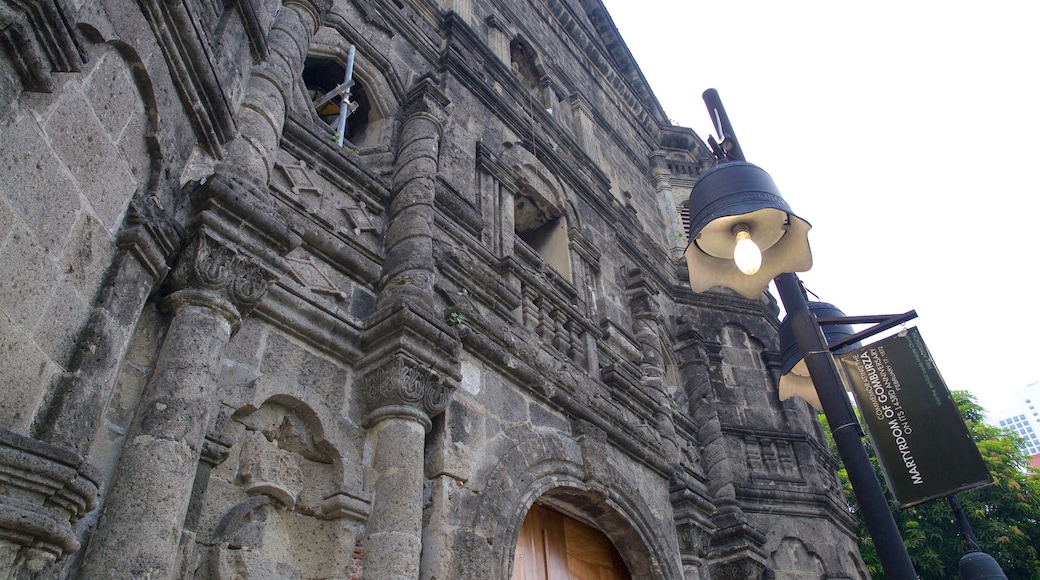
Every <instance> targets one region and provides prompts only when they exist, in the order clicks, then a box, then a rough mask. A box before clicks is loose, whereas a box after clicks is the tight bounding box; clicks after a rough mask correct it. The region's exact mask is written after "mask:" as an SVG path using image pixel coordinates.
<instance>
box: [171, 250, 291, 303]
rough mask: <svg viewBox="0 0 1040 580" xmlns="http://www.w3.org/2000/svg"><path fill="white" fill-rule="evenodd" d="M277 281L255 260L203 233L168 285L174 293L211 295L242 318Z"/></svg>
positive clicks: (180, 262)
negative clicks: (189, 291)
mask: <svg viewBox="0 0 1040 580" xmlns="http://www.w3.org/2000/svg"><path fill="white" fill-rule="evenodd" d="M276 277H277V276H276V274H275V273H274V272H272V271H271V270H269V269H268V268H265V267H264V266H263V265H262V264H261V263H260V261H258V260H257V259H255V258H253V257H251V256H248V255H246V254H245V253H242V252H241V251H240V250H238V249H237V248H234V247H232V246H231V245H229V244H226V243H224V242H223V241H221V240H218V239H217V238H216V237H214V236H212V235H211V234H209V232H207V231H205V230H203V231H201V232H199V234H198V235H196V236H195V238H194V239H193V240H192V241H191V242H190V243H189V244H188V246H187V247H186V248H185V249H184V250H182V252H181V257H180V261H179V262H178V264H177V267H176V268H175V269H174V271H173V276H172V277H171V285H172V288H173V289H174V290H182V289H189V288H194V289H202V290H209V291H211V292H214V293H216V294H217V295H218V296H219V297H220V298H223V299H225V300H228V301H230V302H231V303H232V304H234V305H235V306H236V307H237V308H238V310H239V313H240V314H241V315H243V316H244V315H245V314H246V313H247V312H248V311H249V310H252V309H253V308H254V307H255V306H256V305H257V304H259V303H260V300H261V299H263V297H264V295H265V294H266V293H267V290H268V288H270V286H271V283H272V282H273V281H274V280H275V278H276Z"/></svg>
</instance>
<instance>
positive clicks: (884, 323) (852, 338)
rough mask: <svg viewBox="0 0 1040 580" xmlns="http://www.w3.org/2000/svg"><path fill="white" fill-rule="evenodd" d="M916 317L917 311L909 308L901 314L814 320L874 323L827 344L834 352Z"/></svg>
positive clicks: (828, 322)
mask: <svg viewBox="0 0 1040 580" xmlns="http://www.w3.org/2000/svg"><path fill="white" fill-rule="evenodd" d="M915 318H917V311H916V310H910V311H909V312H904V313H902V314H878V315H874V316H833V317H826V318H817V319H816V322H817V323H819V324H820V326H825V325H834V324H874V326H871V327H870V328H867V329H865V330H861V331H859V332H857V333H855V334H850V335H849V336H846V337H845V338H843V339H841V340H839V341H838V342H835V343H834V344H829V345H827V348H829V349H830V350H831V352H835V351H838V350H841V349H843V348H845V347H846V346H849V345H850V344H855V343H857V342H859V341H861V340H863V339H866V338H870V337H871V336H874V335H875V334H877V333H879V332H884V331H886V330H888V329H889V328H892V327H894V326H899V325H900V324H904V323H906V322H908V321H910V320H913V319H915Z"/></svg>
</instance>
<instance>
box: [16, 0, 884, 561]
mask: <svg viewBox="0 0 1040 580" xmlns="http://www.w3.org/2000/svg"><path fill="white" fill-rule="evenodd" d="M0 2H2V4H0V7H2V8H0V30H2V32H0V99H2V101H0V168H2V171H0V271H2V274H3V276H2V277H0V386H2V388H3V392H4V397H2V398H0V451H2V453H0V462H2V463H3V469H2V470H0V473H2V474H3V475H0V481H3V484H2V485H0V570H2V571H3V573H4V574H6V576H5V577H11V578H26V577H36V578H102V577H104V578H145V577H149V578H197V579H200V580H201V579H217V578H258V579H262V578H300V579H307V578H361V577H367V578H394V579H403V578H412V579H417V578H423V579H435V578H474V579H476V578H481V579H483V578H505V577H508V576H509V574H510V570H511V569H512V566H513V555H514V547H515V545H516V540H517V534H518V532H519V529H520V526H521V524H522V522H523V520H524V516H525V515H526V513H527V511H528V510H529V509H530V507H531V506H532V505H533V504H534V503H538V504H540V505H543V506H546V507H548V508H550V509H554V510H557V511H560V512H563V513H565V514H567V515H569V516H571V517H575V518H577V519H579V520H582V521H584V522H586V523H588V524H589V525H592V526H593V527H595V528H597V529H599V530H601V531H603V532H604V533H605V534H606V536H607V537H608V538H609V539H610V540H611V541H612V542H613V543H614V545H615V547H616V548H617V549H618V551H619V552H620V554H621V556H622V559H623V560H624V562H625V565H626V566H627V567H628V569H629V572H630V573H631V575H632V577H633V578H655V579H657V578H667V579H672V578H685V579H708V578H713V579H715V578H757V577H776V578H801V577H810V576H811V577H821V576H823V577H856V578H861V577H866V574H865V572H864V571H863V566H862V562H861V561H860V559H859V557H858V554H857V553H856V549H855V541H854V538H853V533H854V529H853V525H852V521H851V519H850V518H849V516H848V515H847V512H846V510H845V508H844V502H843V498H842V495H841V493H840V490H839V489H838V485H837V479H836V477H835V475H834V470H835V467H836V466H835V464H834V462H833V460H832V459H831V458H830V455H829V453H828V452H827V450H826V447H825V444H824V443H823V439H822V435H821V433H820V430H819V425H818V424H817V423H816V421H815V419H814V417H813V415H812V413H811V410H810V409H809V408H808V406H807V405H805V403H804V402H802V401H800V400H792V401H787V402H784V403H783V404H781V403H780V402H779V401H778V400H777V397H776V386H775V383H776V379H777V376H776V375H777V372H778V360H777V359H778V354H777V352H776V351H777V345H776V340H777V339H776V327H777V324H778V323H777V320H776V307H775V304H774V303H773V302H772V301H771V299H770V298H769V297H768V296H763V297H762V299H760V300H758V301H748V300H744V299H742V298H739V297H736V296H735V295H733V294H731V293H728V292H726V291H718V292H710V293H706V294H702V295H695V294H693V293H692V292H690V290H689V289H688V288H687V287H685V283H684V280H686V274H685V272H684V271H682V265H681V263H680V262H678V261H677V258H678V256H679V255H680V253H681V250H682V247H683V245H684V243H685V242H684V239H683V227H682V223H681V220H680V218H679V213H678V211H677V208H676V201H677V200H682V199H683V197H684V196H685V195H686V193H685V192H686V191H688V187H689V185H690V184H691V183H692V182H693V181H694V180H695V179H696V176H697V175H698V174H699V173H700V172H703V171H704V170H706V169H707V168H708V167H710V166H711V164H712V159H711V157H710V155H709V153H708V150H707V148H706V147H705V145H704V143H703V142H702V141H701V140H700V138H699V137H698V136H697V135H695V134H694V133H693V132H692V131H691V130H689V129H685V128H681V127H674V126H671V125H670V123H669V121H668V120H667V117H666V115H665V114H664V112H663V111H662V110H661V108H660V105H659V104H658V103H657V101H656V99H655V98H654V97H653V94H652V93H651V92H650V89H649V87H648V86H647V85H646V83H645V81H644V80H643V79H642V77H641V74H640V73H639V71H638V68H637V67H636V65H635V63H634V62H633V61H632V57H631V55H630V54H629V53H628V51H627V49H626V48H625V46H624V44H623V43H622V42H621V40H620V38H619V36H618V34H617V31H616V30H615V29H614V27H613V25H612V23H611V22H610V20H609V17H608V16H607V14H606V12H605V10H604V8H603V6H602V5H600V4H599V3H598V2H596V1H586V0H581V1H579V0H530V1H525V2H501V1H496V0H440V1H439V2H434V1H433V0H426V1H421V0H420V1H406V2H397V1H395V2H384V1H382V0H379V1H374V2H358V1H354V0H336V1H335V2H332V3H328V2H325V1H321V0H315V1H312V0H301V1H296V0H294V1H293V2H278V1H277V0H256V1H252V0H235V1H234V2H209V1H204V0H177V1H174V2H156V1H152V0H142V1H140V2H122V1H121V0H80V1H72V2H65V1H63V0H62V1H59V0H41V1H40V2H38V3H37V4H34V5H33V6H38V7H39V9H31V8H30V5H29V4H27V3H23V2H21V1H20V0H0ZM351 45H354V47H355V59H354V69H353V72H354V79H355V81H356V84H355V86H354V87H353V89H352V91H353V94H354V98H355V100H356V101H357V102H358V103H359V107H358V109H357V111H355V113H353V114H352V115H351V117H350V118H349V119H348V130H349V133H348V134H349V138H348V139H347V142H346V146H345V147H342V148H340V147H338V146H337V145H336V143H335V139H336V135H335V134H334V133H335V131H336V129H335V128H331V127H328V126H326V125H325V123H324V122H323V121H322V120H321V119H320V118H319V115H318V113H317V112H316V110H315V108H314V106H313V105H312V103H311V99H312V96H311V94H312V93H313V91H314V90H315V89H319V88H320V90H323V91H324V90H329V89H331V88H332V86H334V85H335V84H337V83H339V82H341V81H342V79H341V78H335V75H333V76H332V77H328V75H327V73H326V76H325V77H320V78H318V77H314V76H307V75H318V74H319V73H312V72H307V73H305V72H304V71H305V69H306V70H308V71H319V70H338V71H342V70H343V67H345V66H346V64H347V61H348V54H349V52H350V50H349V49H350V46H351ZM320 64H326V65H329V67H331V68H327V69H322V68H321V67H319V66H317V65H320ZM335 67H340V68H339V69H336V68H335ZM336 74H340V75H341V74H342V72H337V73H336ZM319 76H320V75H319ZM305 77H306V78H305Z"/></svg>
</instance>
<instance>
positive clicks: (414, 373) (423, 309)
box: [357, 79, 461, 580]
mask: <svg viewBox="0 0 1040 580" xmlns="http://www.w3.org/2000/svg"><path fill="white" fill-rule="evenodd" d="M409 97H410V101H409V107H410V110H409V113H410V114H409V116H408V117H407V118H406V119H405V121H404V124H403V126H402V127H401V148H400V150H399V151H398V154H397V165H396V167H395V168H394V182H393V199H392V200H391V202H390V213H389V219H390V222H389V224H388V227H387V234H386V241H385V249H386V261H385V262H384V265H383V278H382V283H381V284H380V288H379V296H378V297H377V299H376V308H375V311H374V312H373V313H372V315H371V316H370V318H369V320H368V327H367V329H366V330H365V335H364V338H363V340H362V347H363V348H364V349H365V352H366V355H365V358H364V359H363V360H362V361H361V362H360V364H359V372H358V376H359V377H360V378H359V379H358V382H357V385H358V388H359V389H360V393H361V400H362V402H363V404H364V407H365V410H366V412H367V419H366V423H365V426H366V428H367V429H368V433H367V437H368V441H367V444H366V446H365V448H366V450H367V451H366V456H365V462H366V472H365V488H366V489H367V490H369V491H370V492H371V494H372V511H371V514H370V515H369V519H368V523H367V524H366V526H365V535H364V537H363V539H362V545H363V547H364V551H365V552H364V553H365V562H364V569H365V576H366V577H372V578H385V579H388V580H405V579H408V580H416V579H417V578H419V566H420V554H421V553H422V506H423V477H424V475H423V467H424V445H425V437H426V433H427V431H429V429H430V427H431V418H432V417H434V416H436V415H438V414H440V413H441V412H443V411H444V409H445V407H446V406H447V404H448V400H449V398H450V395H451V393H452V391H453V390H454V389H455V387H456V385H458V382H459V380H460V378H461V377H460V372H459V363H458V352H459V348H460V347H459V341H458V337H457V336H456V335H455V332H454V330H453V329H452V328H451V326H449V325H448V324H447V322H446V321H445V320H444V315H443V313H439V312H437V310H436V308H435V296H434V284H435V266H434V256H433V231H434V222H433V220H434V212H435V209H434V205H435V191H436V176H437V161H438V155H439V146H440V133H441V121H440V118H441V117H442V113H443V110H442V109H443V107H444V105H445V104H446V103H447V100H446V99H445V98H444V96H443V95H442V94H441V93H440V91H439V90H438V89H437V87H436V86H435V85H434V84H433V82H432V81H431V80H430V79H422V80H421V81H419V83H417V85H416V87H415V88H414V89H413V90H412V91H411V92H410V93H409Z"/></svg>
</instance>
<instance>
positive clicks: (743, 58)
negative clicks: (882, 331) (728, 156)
mask: <svg viewBox="0 0 1040 580" xmlns="http://www.w3.org/2000/svg"><path fill="white" fill-rule="evenodd" d="M604 3H605V4H606V6H607V8H608V10H609V11H610V14H611V16H612V18H613V19H614V23H615V25H616V26H617V28H618V30H620V31H621V34H622V37H623V38H624V39H625V42H626V44H627V45H628V46H629V48H630V50H631V51H632V53H633V54H634V55H635V58H636V61H637V62H638V63H639V66H640V68H641V69H642V71H643V74H644V75H645V76H646V78H647V80H648V82H649V83H650V87H651V88H652V89H653V90H654V92H655V93H656V95H657V97H658V99H659V100H660V102H661V104H662V106H663V107H664V110H665V111H666V112H667V113H668V115H669V116H670V117H671V119H673V120H674V121H675V122H676V123H677V124H679V125H683V126H686V127H692V128H693V129H694V130H695V131H696V132H697V133H698V134H699V135H700V136H701V137H702V138H707V136H708V135H709V134H711V133H713V131H712V128H711V121H710V119H709V118H708V114H707V111H706V109H705V107H704V103H703V101H702V100H701V93H702V92H703V91H704V89H707V88H709V87H713V88H716V89H717V90H718V91H719V94H720V96H721V98H722V102H723V104H724V105H725V107H726V111H727V113H728V114H729V117H730V120H731V121H732V122H733V126H734V129H735V131H736V134H737V137H738V138H739V139H740V144H741V146H742V148H743V150H744V153H745V155H746V157H747V159H748V161H751V162H752V163H755V164H756V165H759V166H761V167H762V168H763V169H765V170H766V171H768V172H769V173H770V174H772V176H773V178H774V180H775V181H776V183H777V185H778V187H779V188H780V191H781V192H782V193H783V195H784V198H785V199H786V200H787V201H788V203H789V204H790V205H791V207H792V208H793V209H794V211H795V213H797V214H799V215H800V216H801V217H802V218H804V219H806V220H808V221H809V222H810V223H812V224H813V229H812V231H811V232H810V233H809V241H810V244H811V246H812V249H813V256H814V260H815V264H814V267H813V269H812V271H810V272H808V273H806V274H803V275H802V279H803V280H804V281H805V284H806V286H807V287H808V288H809V290H811V291H812V292H814V293H815V294H817V295H818V296H819V297H820V299H821V300H823V301H825V302H831V303H833V304H835V305H836V306H838V307H839V308H841V309H842V310H843V311H845V313H846V314H848V315H850V316H856V315H868V314H890V313H901V312H905V311H907V310H911V309H915V310H917V312H918V314H919V317H918V318H917V320H916V321H914V322H913V323H912V324H916V325H917V326H918V327H919V328H920V330H921V334H922V336H923V337H924V339H925V341H926V342H927V344H928V346H929V349H930V350H931V352H932V355H933V357H934V358H935V359H936V363H937V365H938V367H939V369H940V371H941V372H942V374H943V378H944V379H945V380H946V383H947V385H948V386H949V387H950V388H951V389H967V390H970V391H972V392H973V393H975V394H976V395H977V398H978V400H979V402H980V403H982V404H983V405H984V406H985V407H986V408H987V409H988V410H989V411H991V412H993V411H998V410H1000V408H1002V407H1004V406H1006V405H1007V404H1008V403H1010V402H1011V401H1012V399H1011V398H1010V397H1011V395H1013V393H1014V392H1015V391H1016V390H1018V389H1021V388H1023V387H1025V386H1026V385H1027V384H1029V383H1031V382H1033V381H1036V380H1038V379H1040V369H1038V368H1037V363H1038V362H1040V352H1038V351H1037V346H1038V343H1040V340H1038V338H1037V332H1038V331H1040V301H1038V296H1037V290H1036V282H1037V280H1040V271H1038V270H1037V265H1038V263H1040V260H1038V257H1037V250H1038V245H1040V244H1038V242H1037V230H1038V229H1040V224H1038V223H1037V216H1038V215H1040V186H1038V177H1037V171H1036V169H1037V167H1038V166H1040V111H1038V109H1040V79H1038V73H1040V63H1038V60H1040V30H1038V27H1040V18H1038V16H1040V4H1037V3H1034V2H1029V1H1027V0H1014V1H1009V0H991V1H989V2H985V3H983V2H967V1H960V0H953V1H949V0H947V1H944V2H938V1H931V0H928V1H924V0H917V1H913V2H906V1H891V0H880V1H879V0H875V1H873V2H869V3H867V2H856V3H851V2H836V1H833V0H831V1H823V0H814V1H801V0H795V1H792V2H775V1H766V0H757V1H739V0H715V1H713V2H706V1H677V0H671V1H668V0H639V1H638V2H636V1H632V0H604Z"/></svg>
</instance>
